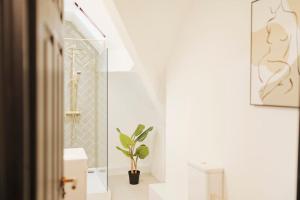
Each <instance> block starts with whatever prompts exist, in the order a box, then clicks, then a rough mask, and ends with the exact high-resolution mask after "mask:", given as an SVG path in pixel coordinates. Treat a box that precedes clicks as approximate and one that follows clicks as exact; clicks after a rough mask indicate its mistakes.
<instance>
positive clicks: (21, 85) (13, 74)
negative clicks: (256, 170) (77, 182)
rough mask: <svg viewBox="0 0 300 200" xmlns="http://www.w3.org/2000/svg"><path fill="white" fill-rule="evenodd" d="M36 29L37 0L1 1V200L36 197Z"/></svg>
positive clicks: (31, 199) (27, 199) (31, 198)
mask: <svg viewBox="0 0 300 200" xmlns="http://www.w3.org/2000/svg"><path fill="white" fill-rule="evenodd" d="M34 30H35V1H34V0H13V1H6V0H4V1H1V2H0V46H1V47H0V63H1V65H0V80H1V84H0V163H1V164H0V199H14V200H34V199H36V198H35V193H36V191H35V188H36V180H35V179H36V173H35V172H36V169H35V168H36V167H35V166H36V154H35V152H36V150H35V146H36V145H35V138H36V131H35V126H36V125H35V66H36V65H35V53H36V52H35V40H34V38H35V31H34ZM29 33H30V34H29Z"/></svg>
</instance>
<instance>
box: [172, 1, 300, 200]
mask: <svg viewBox="0 0 300 200" xmlns="http://www.w3.org/2000/svg"><path fill="white" fill-rule="evenodd" d="M250 9H251V7H250V1H248V0H228V1H219V0H194V3H193V5H192V6H191V9H190V12H189V14H188V15H187V16H186V19H185V22H184V23H183V25H182V32H181V36H180V37H179V38H178V43H177V46H176V47H175V48H174V52H173V55H172V58H171V60H170V62H169V65H168V69H167V122H166V141H167V150H166V151H167V182H168V183H169V185H170V187H169V189H170V191H171V194H172V192H173V194H174V195H176V196H173V197H174V199H175V198H176V197H177V199H186V197H187V186H186V180H187V174H186V170H187V165H186V164H187V162H188V161H193V162H198V163H200V162H207V163H210V164H212V165H217V166H222V167H224V169H225V176H226V177H225V193H226V194H225V195H226V200H282V199H285V200H295V199H296V176H297V173H296V169H297V143H298V110H297V109H292V108H275V107H256V106H251V105H249V103H250V19H251V18H250V11H251V10H250ZM174 152H176V153H174ZM178 182H180V184H182V190H178ZM176 185H177V187H176Z"/></svg>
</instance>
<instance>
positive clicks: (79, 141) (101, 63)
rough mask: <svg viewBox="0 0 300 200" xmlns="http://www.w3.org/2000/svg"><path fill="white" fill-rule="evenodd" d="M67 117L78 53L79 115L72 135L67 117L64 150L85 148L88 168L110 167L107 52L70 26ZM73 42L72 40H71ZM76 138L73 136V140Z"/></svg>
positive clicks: (68, 24) (67, 46) (67, 55)
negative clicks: (97, 47)
mask: <svg viewBox="0 0 300 200" xmlns="http://www.w3.org/2000/svg"><path fill="white" fill-rule="evenodd" d="M64 26H65V27H64V29H65V38H67V39H65V66H64V67H65V76H64V89H65V90H64V91H65V92H64V98H65V104H64V106H65V113H67V112H68V111H70V103H71V78H72V74H71V73H72V67H71V66H72V57H73V56H72V54H73V53H72V51H73V49H75V59H74V66H75V71H80V72H81V74H80V79H79V82H78V92H77V110H78V111H79V112H80V116H79V118H78V120H77V121H76V122H75V129H74V130H75V131H73V133H72V123H74V122H73V121H72V118H70V117H68V116H67V115H65V126H64V132H65V140H64V143H65V148H77V147H82V148H84V149H85V151H86V153H87V155H88V164H89V167H93V168H94V167H95V168H98V167H106V164H107V131H106V130H107V91H106V90H107V81H106V80H107V73H106V70H105V69H106V67H105V65H106V56H105V55H106V52H103V53H101V54H99V52H98V51H97V50H96V49H95V48H94V46H93V45H92V44H91V43H92V42H98V41H93V40H90V41H89V40H85V39H84V37H83V36H82V34H81V33H80V32H79V31H78V29H76V27H75V26H74V25H73V24H72V23H71V22H65V25H64ZM70 38H73V39H70ZM72 135H73V136H72Z"/></svg>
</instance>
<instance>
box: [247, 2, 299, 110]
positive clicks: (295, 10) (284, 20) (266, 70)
mask: <svg viewBox="0 0 300 200" xmlns="http://www.w3.org/2000/svg"><path fill="white" fill-rule="evenodd" d="M251 12H252V14H251V15H252V16H251V18H252V19H251V104H252V105H265V106H282V107H299V90H300V88H299V75H300V52H299V51H300V44H299V40H300V35H299V33H300V18H299V17H300V0H257V1H253V2H252V11H251Z"/></svg>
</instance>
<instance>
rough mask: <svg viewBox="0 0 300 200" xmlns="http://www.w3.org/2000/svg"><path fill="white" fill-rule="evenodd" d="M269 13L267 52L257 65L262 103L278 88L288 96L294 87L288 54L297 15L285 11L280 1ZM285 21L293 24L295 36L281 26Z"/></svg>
mask: <svg viewBox="0 0 300 200" xmlns="http://www.w3.org/2000/svg"><path fill="white" fill-rule="evenodd" d="M270 12H271V14H272V15H273V16H272V17H271V18H270V19H269V20H268V21H267V25H266V31H267V38H266V43H267V44H268V51H267V53H266V54H265V55H264V56H263V57H262V58H261V60H260V61H259V63H258V76H259V77H258V78H259V81H260V82H261V83H262V88H261V89H260V91H259V96H260V98H261V100H262V101H263V100H264V99H265V98H267V97H268V96H269V95H270V94H271V93H272V92H273V91H274V90H276V89H278V88H279V87H282V88H283V90H284V91H283V93H284V94H288V93H289V92H291V91H292V90H293V89H294V87H295V80H293V78H292V77H291V73H292V70H293V69H292V66H293V63H292V62H291V61H290V59H289V53H290V50H291V45H292V43H293V42H294V40H292V37H297V15H296V13H294V12H292V11H288V10H286V9H285V8H284V5H283V1H282V0H281V1H280V5H279V6H278V7H277V8H275V10H274V9H273V8H270ZM285 20H288V21H289V20H291V21H294V22H295V30H296V34H295V35H293V34H292V31H291V30H288V28H285V27H284V26H283V24H284V23H283V22H284V21H285ZM297 40H298V39H297V38H296V41H297ZM297 50H298V49H297ZM297 54H298V52H297ZM297 74H299V66H297Z"/></svg>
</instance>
